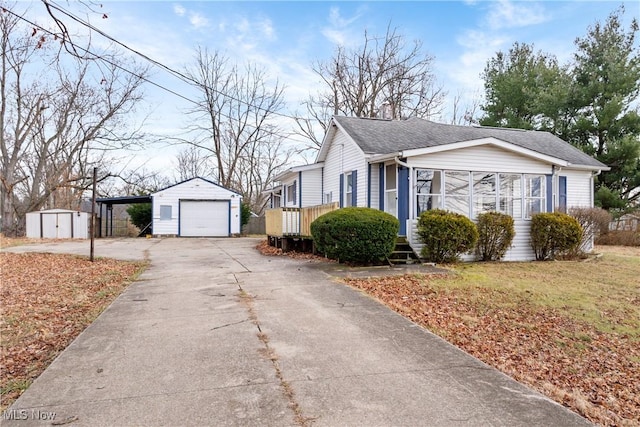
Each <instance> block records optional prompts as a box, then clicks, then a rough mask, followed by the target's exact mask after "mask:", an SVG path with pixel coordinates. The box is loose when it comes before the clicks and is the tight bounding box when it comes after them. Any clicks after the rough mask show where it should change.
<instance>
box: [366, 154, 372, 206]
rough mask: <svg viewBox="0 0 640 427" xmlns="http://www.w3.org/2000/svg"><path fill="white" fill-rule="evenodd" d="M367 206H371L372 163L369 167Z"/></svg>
mask: <svg viewBox="0 0 640 427" xmlns="http://www.w3.org/2000/svg"><path fill="white" fill-rule="evenodd" d="M367 207H368V208H370V207H371V163H369V167H368V169H367Z"/></svg>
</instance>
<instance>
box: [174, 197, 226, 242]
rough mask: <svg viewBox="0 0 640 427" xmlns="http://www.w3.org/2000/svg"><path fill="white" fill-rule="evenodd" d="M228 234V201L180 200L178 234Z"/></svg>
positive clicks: (191, 235)
mask: <svg viewBox="0 0 640 427" xmlns="http://www.w3.org/2000/svg"><path fill="white" fill-rule="evenodd" d="M228 235H229V201H227V200H215V201H214V200H181V201H180V236H184V237H222V236H228Z"/></svg>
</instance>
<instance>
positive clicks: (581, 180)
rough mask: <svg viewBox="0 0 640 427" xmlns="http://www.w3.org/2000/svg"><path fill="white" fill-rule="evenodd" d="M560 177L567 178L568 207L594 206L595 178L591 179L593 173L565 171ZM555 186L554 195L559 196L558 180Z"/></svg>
mask: <svg viewBox="0 0 640 427" xmlns="http://www.w3.org/2000/svg"><path fill="white" fill-rule="evenodd" d="M559 175H562V176H566V177H567V207H577V206H581V207H592V206H593V178H592V177H591V171H576V170H568V169H563V170H561V171H560V173H559ZM555 185H556V189H555V191H554V194H557V193H558V190H557V179H556V183H555ZM556 205H557V199H556Z"/></svg>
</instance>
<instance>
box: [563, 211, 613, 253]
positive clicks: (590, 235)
mask: <svg viewBox="0 0 640 427" xmlns="http://www.w3.org/2000/svg"><path fill="white" fill-rule="evenodd" d="M568 213H569V215H571V216H572V217H574V218H575V219H576V220H577V221H578V224H580V226H581V227H582V236H581V238H580V244H579V245H577V246H576V249H575V252H576V253H575V254H574V255H577V254H579V253H580V252H582V251H584V250H586V249H588V248H589V246H590V242H591V240H592V239H595V238H596V237H597V236H599V235H600V234H606V233H608V232H609V223H611V214H610V213H609V212H607V211H605V210H604V209H602V208H578V207H575V208H569V212H568Z"/></svg>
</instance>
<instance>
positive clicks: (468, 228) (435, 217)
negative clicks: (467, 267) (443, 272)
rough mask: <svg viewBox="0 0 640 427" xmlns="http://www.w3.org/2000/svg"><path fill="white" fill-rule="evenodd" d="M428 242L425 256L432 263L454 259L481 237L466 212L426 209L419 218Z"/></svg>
mask: <svg viewBox="0 0 640 427" xmlns="http://www.w3.org/2000/svg"><path fill="white" fill-rule="evenodd" d="M418 235H419V236H420V239H421V240H422V242H423V243H424V246H423V247H422V257H423V258H425V259H426V260H427V261H431V262H440V263H442V262H454V261H457V260H458V257H459V256H460V254H462V253H464V252H468V251H469V250H471V249H472V248H473V247H474V245H475V244H476V241H477V240H478V230H477V228H476V225H475V224H474V223H473V221H471V220H470V219H469V218H467V217H466V216H464V215H460V214H457V213H453V212H447V211H444V210H441V209H434V210H429V211H425V212H423V213H422V214H421V215H420V218H419V219H418Z"/></svg>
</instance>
